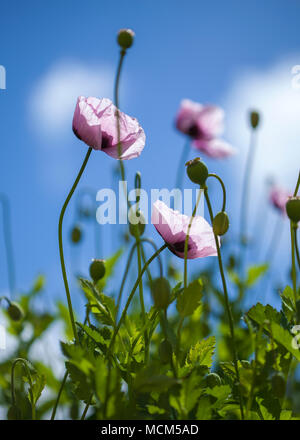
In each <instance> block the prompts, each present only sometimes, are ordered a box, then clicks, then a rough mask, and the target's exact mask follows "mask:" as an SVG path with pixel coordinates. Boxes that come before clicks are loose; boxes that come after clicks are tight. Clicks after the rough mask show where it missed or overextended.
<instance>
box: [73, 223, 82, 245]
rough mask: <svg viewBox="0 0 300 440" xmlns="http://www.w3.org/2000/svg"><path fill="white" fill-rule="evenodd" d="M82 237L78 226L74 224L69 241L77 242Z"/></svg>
mask: <svg viewBox="0 0 300 440" xmlns="http://www.w3.org/2000/svg"><path fill="white" fill-rule="evenodd" d="M81 237H82V232H81V229H80V227H79V226H74V227H73V228H72V230H71V241H72V243H75V244H77V243H79V242H80V240H81Z"/></svg>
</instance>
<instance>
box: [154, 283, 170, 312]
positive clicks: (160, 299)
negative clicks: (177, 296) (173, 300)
mask: <svg viewBox="0 0 300 440" xmlns="http://www.w3.org/2000/svg"><path fill="white" fill-rule="evenodd" d="M151 293H152V298H153V301H154V306H155V307H156V308H157V309H162V310H166V309H167V308H168V305H169V302H170V296H171V288H170V284H169V281H168V280H167V279H166V278H163V277H161V278H156V279H155V280H153V281H152V288H151Z"/></svg>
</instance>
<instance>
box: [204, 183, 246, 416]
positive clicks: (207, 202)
mask: <svg viewBox="0 0 300 440" xmlns="http://www.w3.org/2000/svg"><path fill="white" fill-rule="evenodd" d="M203 189H204V195H205V200H206V204H207V207H208V212H209V216H210V220H211V222H213V219H214V215H213V211H212V207H211V203H210V199H209V195H208V191H207V187H206V186H205V187H204V188H203ZM214 236H215V242H216V247H217V253H218V262H219V269H220V274H221V279H222V285H223V291H224V299H225V307H226V312H227V316H228V322H229V328H230V336H231V345H232V347H231V348H232V353H233V363H234V368H235V374H236V378H237V382H238V391H239V403H240V411H241V418H242V420H244V409H243V398H242V393H241V389H240V373H239V368H238V356H237V350H236V342H235V335H234V323H233V316H232V311H231V306H230V302H229V297H228V291H227V285H226V279H225V274H224V268H223V262H222V256H221V251H220V244H219V238H218V237H217V236H216V235H215V234H214Z"/></svg>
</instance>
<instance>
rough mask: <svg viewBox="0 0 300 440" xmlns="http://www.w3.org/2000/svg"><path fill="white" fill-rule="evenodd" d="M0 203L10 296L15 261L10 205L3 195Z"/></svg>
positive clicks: (0, 197)
mask: <svg viewBox="0 0 300 440" xmlns="http://www.w3.org/2000/svg"><path fill="white" fill-rule="evenodd" d="M0 202H1V203H2V210H3V236H4V242H5V250H6V259H7V271H8V283H9V290H10V294H11V296H12V295H13V293H14V290H15V284H16V283H15V278H16V277H15V261H14V254H13V246H12V235H11V215H10V203H9V199H8V197H7V196H6V195H5V194H2V193H1V194H0Z"/></svg>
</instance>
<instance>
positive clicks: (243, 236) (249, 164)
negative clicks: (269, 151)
mask: <svg viewBox="0 0 300 440" xmlns="http://www.w3.org/2000/svg"><path fill="white" fill-rule="evenodd" d="M255 150H256V133H255V130H252V131H251V139H250V145H249V150H248V156H247V161H246V170H245V174H244V181H243V189H242V203H241V216H240V234H239V238H240V268H241V273H242V272H243V270H244V257H245V255H244V254H245V252H244V249H243V247H244V244H245V242H246V241H247V233H248V203H249V187H250V180H251V172H252V168H253V163H254V156H255Z"/></svg>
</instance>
